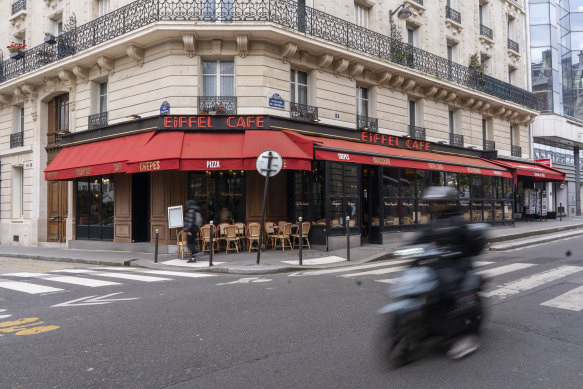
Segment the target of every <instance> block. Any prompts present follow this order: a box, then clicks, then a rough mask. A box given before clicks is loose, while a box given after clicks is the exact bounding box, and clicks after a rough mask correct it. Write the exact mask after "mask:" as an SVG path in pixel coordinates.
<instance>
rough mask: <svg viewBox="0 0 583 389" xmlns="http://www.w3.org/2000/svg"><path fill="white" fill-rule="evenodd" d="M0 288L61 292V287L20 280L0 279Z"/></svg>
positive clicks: (36, 291)
mask: <svg viewBox="0 0 583 389" xmlns="http://www.w3.org/2000/svg"><path fill="white" fill-rule="evenodd" d="M0 288H4V289H10V290H16V291H18V292H24V293H28V294H41V293H51V292H61V291H62V290H63V289H59V288H53V287H51V286H44V285H37V284H31V283H29V282H22V281H0Z"/></svg>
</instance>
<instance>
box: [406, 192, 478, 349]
mask: <svg viewBox="0 0 583 389" xmlns="http://www.w3.org/2000/svg"><path fill="white" fill-rule="evenodd" d="M457 198H458V196H457V190H456V189H455V188H452V187H447V186H435V187H429V188H427V190H426V191H425V194H424V196H423V199H424V200H425V201H427V202H428V203H429V204H430V207H431V223H430V224H429V225H428V226H426V228H425V229H424V230H422V231H421V233H420V234H419V235H418V237H417V238H416V239H415V242H414V244H424V243H433V244H436V245H437V246H439V247H441V248H443V249H444V251H445V252H446V253H447V254H446V255H444V256H442V257H440V258H438V259H437V261H436V262H435V263H432V264H430V265H429V266H431V267H432V268H433V269H434V270H435V272H436V274H437V277H438V279H439V285H440V286H439V299H440V303H439V304H436V305H435V308H434V310H433V312H430V320H431V321H432V323H433V325H434V326H435V327H436V328H439V329H440V332H441V333H443V334H444V335H445V337H446V338H447V339H448V340H451V341H453V342H452V346H451V347H450V349H449V351H448V353H447V355H448V356H449V357H450V358H452V359H458V358H462V357H464V356H465V355H468V354H470V353H471V352H473V351H475V350H477V349H478V347H479V343H478V340H477V337H476V336H475V335H474V334H470V333H464V328H465V325H464V322H463V320H464V318H462V317H459V318H455V317H453V318H452V317H450V316H451V315H449V313H451V312H452V311H453V310H455V308H456V298H457V296H456V293H457V292H458V291H459V287H460V284H461V282H462V280H463V279H464V276H465V275H466V273H467V272H468V271H470V270H472V268H473V266H472V260H471V257H472V256H473V255H475V254H476V253H477V252H479V251H481V247H483V246H482V245H483V243H482V242H477V241H476V239H475V237H474V236H472V234H471V233H470V230H469V229H468V228H467V226H468V224H467V223H466V222H465V221H464V220H463V218H462V215H461V213H460V211H459V208H458V206H457ZM477 246H480V247H477ZM448 317H449V318H448ZM446 318H448V319H446Z"/></svg>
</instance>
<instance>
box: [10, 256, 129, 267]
mask: <svg viewBox="0 0 583 389" xmlns="http://www.w3.org/2000/svg"><path fill="white" fill-rule="evenodd" d="M0 257H7V258H20V259H33V260H38V261H52V262H70V263H83V264H85V265H102V266H119V267H124V266H131V263H132V262H133V261H137V260H138V259H137V258H134V259H127V260H124V261H123V262H120V261H117V262H110V261H99V260H97V261H96V260H93V259H83V258H62V257H59V258H57V257H46V256H44V255H31V254H11V253H0Z"/></svg>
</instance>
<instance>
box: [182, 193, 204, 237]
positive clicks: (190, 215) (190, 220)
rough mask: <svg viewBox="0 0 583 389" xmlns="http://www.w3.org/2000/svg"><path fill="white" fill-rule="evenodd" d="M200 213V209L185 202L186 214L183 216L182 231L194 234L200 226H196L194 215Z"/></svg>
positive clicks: (193, 204)
mask: <svg viewBox="0 0 583 389" xmlns="http://www.w3.org/2000/svg"><path fill="white" fill-rule="evenodd" d="M197 213H200V208H199V207H198V205H196V204H195V203H194V202H192V203H190V200H189V201H187V202H186V214H185V215H184V231H186V232H195V231H196V229H197V228H198V227H200V226H197V225H196V214H197Z"/></svg>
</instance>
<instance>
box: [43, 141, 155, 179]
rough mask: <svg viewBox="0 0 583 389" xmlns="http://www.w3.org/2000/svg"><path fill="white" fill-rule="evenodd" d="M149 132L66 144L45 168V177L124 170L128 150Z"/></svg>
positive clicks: (136, 146)
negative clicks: (77, 143)
mask: <svg viewBox="0 0 583 389" xmlns="http://www.w3.org/2000/svg"><path fill="white" fill-rule="evenodd" d="M152 136H153V133H151V132H149V133H144V134H137V135H129V136H124V137H120V138H113V139H107V140H102V141H98V142H92V143H84V144H81V145H77V146H70V147H65V148H63V149H62V150H61V151H60V152H59V154H58V155H57V156H56V157H55V159H53V161H52V162H51V163H50V164H49V166H47V168H46V169H45V179H46V180H68V179H72V178H75V177H84V176H95V175H102V174H111V173H120V172H124V171H125V170H126V166H125V165H126V160H127V156H128V154H129V153H130V152H131V151H132V150H134V149H136V148H140V147H141V146H142V145H144V144H145V143H146V142H147V141H148V140H149V139H150V138H151V137H152Z"/></svg>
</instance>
